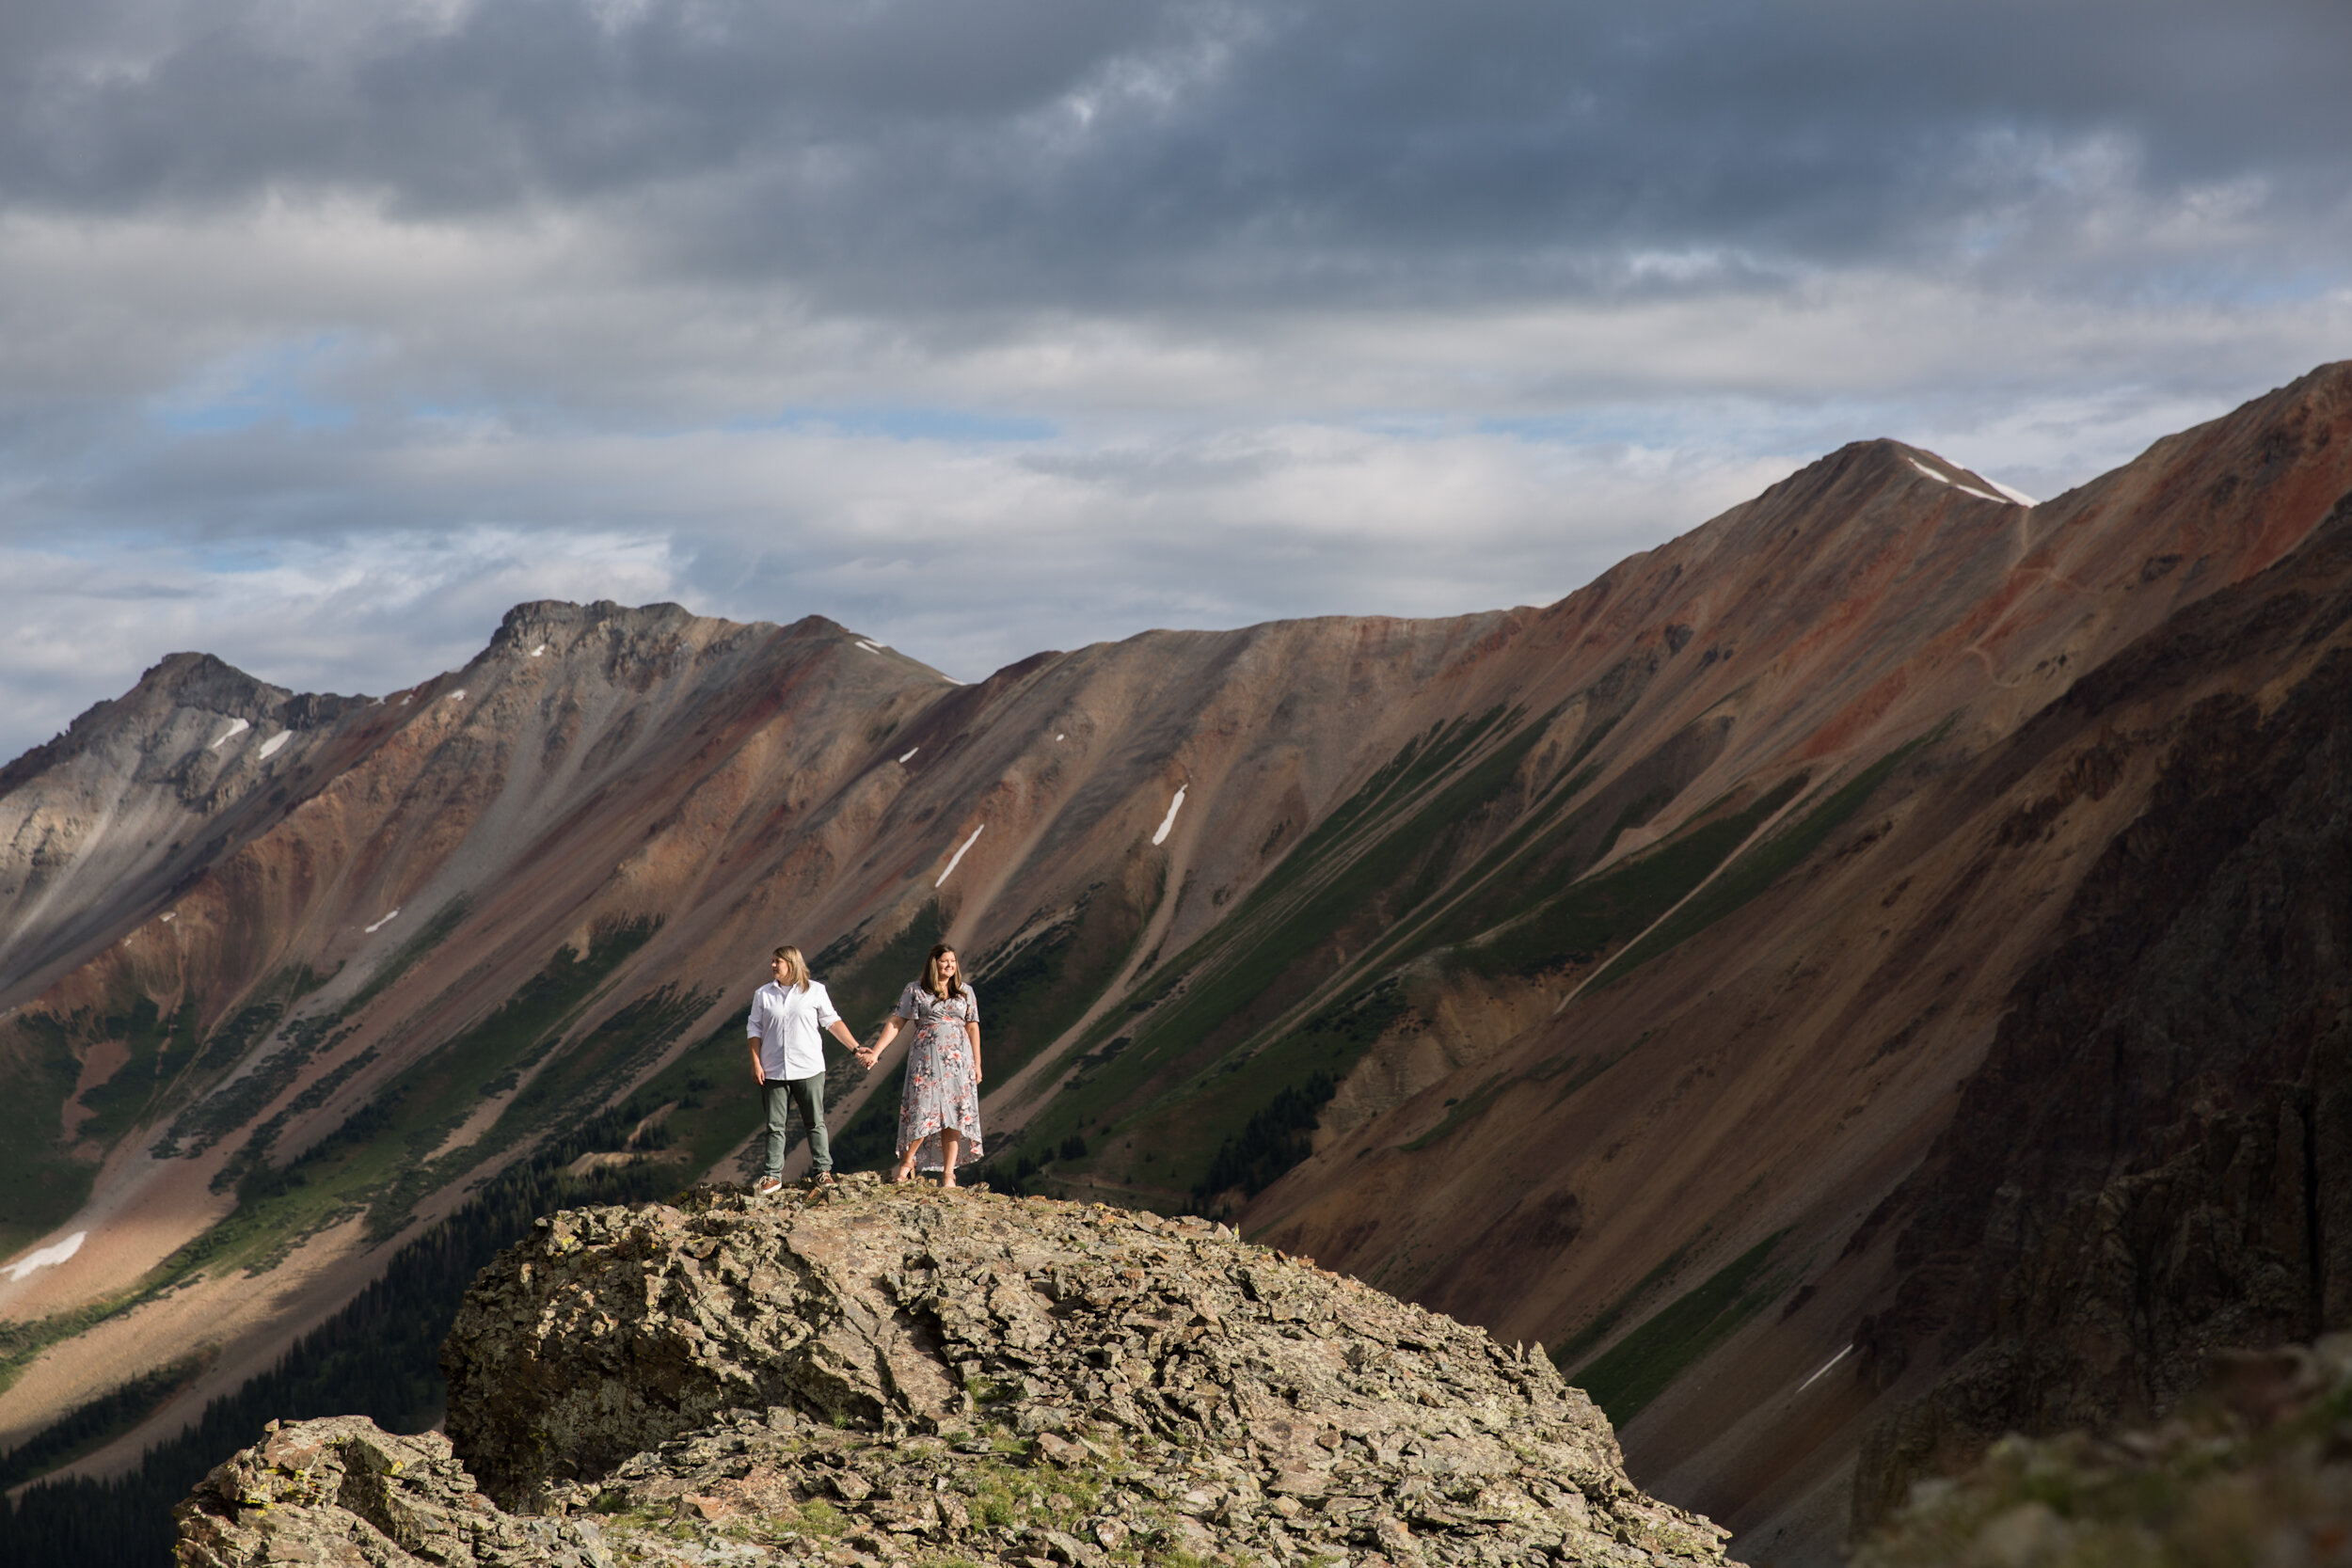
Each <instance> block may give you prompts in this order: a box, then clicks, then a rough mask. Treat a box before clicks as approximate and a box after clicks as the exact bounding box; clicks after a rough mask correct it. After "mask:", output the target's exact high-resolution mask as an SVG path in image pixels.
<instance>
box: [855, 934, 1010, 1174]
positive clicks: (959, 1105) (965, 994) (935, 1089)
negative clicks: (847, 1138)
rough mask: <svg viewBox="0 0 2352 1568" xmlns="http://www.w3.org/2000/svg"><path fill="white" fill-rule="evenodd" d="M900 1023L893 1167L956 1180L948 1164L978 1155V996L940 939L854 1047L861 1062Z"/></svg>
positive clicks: (877, 1052) (878, 1051) (870, 1061)
mask: <svg viewBox="0 0 2352 1568" xmlns="http://www.w3.org/2000/svg"><path fill="white" fill-rule="evenodd" d="M901 1023H912V1024H914V1044H913V1045H910V1046H909V1047H907V1076H906V1086H905V1088H904V1089H903V1090H902V1091H901V1092H900V1095H899V1100H898V1169H896V1170H894V1171H892V1172H891V1173H890V1180H893V1181H904V1180H907V1178H908V1177H910V1176H912V1175H914V1168H915V1166H916V1165H918V1164H919V1165H921V1166H922V1167H923V1169H925V1170H935V1171H937V1172H939V1173H940V1176H939V1184H940V1185H941V1186H943V1187H952V1186H954V1185H955V1184H956V1167H957V1166H958V1165H968V1164H971V1163H972V1162H973V1161H975V1160H977V1159H978V1158H979V1157H980V1153H981V1149H980V999H979V997H978V996H977V995H976V994H974V992H973V990H972V988H971V987H970V986H969V985H967V984H965V983H964V980H963V975H962V973H961V965H959V964H958V962H957V960H956V950H955V949H954V948H952V947H950V946H948V945H947V944H946V942H941V943H940V944H939V945H938V946H937V947H934V948H932V949H931V956H930V958H929V959H928V960H926V961H925V963H924V965H923V978H922V979H920V980H913V981H909V982H908V983H907V989H906V990H902V991H900V992H899V993H898V1006H895V1007H893V1008H892V1009H891V1010H890V1018H889V1021H888V1022H885V1023H884V1024H883V1025H882V1036H881V1037H880V1038H878V1039H876V1040H875V1041H874V1043H873V1046H872V1047H871V1048H870V1049H868V1050H866V1051H863V1052H861V1053H859V1054H860V1055H861V1056H862V1057H863V1058H864V1060H865V1062H866V1066H867V1067H869V1068H870V1067H872V1066H873V1065H874V1063H875V1061H876V1059H877V1058H879V1057H880V1056H881V1055H882V1052H883V1051H884V1050H885V1049H887V1048H888V1046H889V1044H890V1042H891V1041H892V1040H893V1039H894V1038H896V1037H898V1026H899V1025H900V1024H901Z"/></svg>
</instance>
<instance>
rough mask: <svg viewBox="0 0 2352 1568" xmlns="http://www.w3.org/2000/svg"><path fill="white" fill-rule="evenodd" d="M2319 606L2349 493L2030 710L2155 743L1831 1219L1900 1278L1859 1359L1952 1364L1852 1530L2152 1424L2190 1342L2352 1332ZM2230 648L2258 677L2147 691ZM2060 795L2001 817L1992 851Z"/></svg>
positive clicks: (2342, 534) (2332, 808) (2084, 730)
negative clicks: (2150, 768) (2143, 799)
mask: <svg viewBox="0 0 2352 1568" xmlns="http://www.w3.org/2000/svg"><path fill="white" fill-rule="evenodd" d="M2347 622H2352V504H2346V505H2344V506H2340V507H2339V508H2338V509H2337V511H2336V513H2335V514H2334V515H2332V516H2331V517H2330V518H2329V519H2328V523H2327V524H2326V525H2325V526H2324V527H2323V528H2322V529H2321V530H2320V531H2319V532H2318V533H2317V534H2315V535H2314V537H2313V538H2312V541H2311V543H2310V545H2309V546H2307V547H2306V548H2305V549H2304V550H2303V551H2302V552H2300V553H2299V554H2298V555H2297V556H2296V558H2295V559H2294V560H2292V561H2291V562H2286V563H2284V564H2282V565H2281V567H2280V568H2279V569H2277V570H2275V571H2273V572H2271V573H2268V574H2265V576H2263V577H2261V578H2256V579H2254V580H2253V581H2251V582H2249V583H2248V584H2246V585H2245V586H2244V588H2243V589H2241V590H2236V591H2233V592H2230V593H2228V594H2219V595H2217V596H2216V597H2215V598H2214V599H2213V600H2211V601H2208V603H2207V604H2205V605H2204V606H2201V607H2200V609H2199V610H2198V611H2197V612H2196V613H2194V614H2192V615H2189V616H2185V617H2183V619H2182V624H2180V625H2179V626H2176V627H2172V628H2169V629H2168V630H2167V631H2165V632H2164V633H2162V634H2160V635H2158V636H2155V637H2153V638H2151V639H2150V640H2149V641H2147V642H2146V643H2144V644H2143V645H2141V646H2139V647H2137V648H2135V649H2134V650H2132V652H2131V653H2130V654H2129V655H2127V656H2125V657H2122V658H2119V659H2117V660H2115V661H2113V662H2112V663H2111V664H2110V665H2109V666H2108V667H2107V668H2106V669H2104V670H2102V671H2100V672H2099V673H2098V674H2097V675H2095V676H2094V677H2092V678H2090V679H2089V680H2086V681H2085V682H2083V683H2082V685H2081V686H2079V687H2077V688H2076V689H2075V691H2074V693H2072V694H2070V696H2069V698H2068V699H2067V700H2066V701H2065V702H2064V703H2062V704H2060V705H2058V708H2057V709H2055V710H2054V711H2053V713H2052V714H2051V715H2050V717H2049V719H2048V721H2047V724H2048V725H2049V726H2050V727H2053V728H2055V727H2058V726H2064V727H2066V728H2068V729H2069V730H2071V731H2072V732H2073V733H2074V734H2075V735H2076V736H2085V735H2088V734H2090V733H2091V732H2092V731H2094V730H2095V731H2096V732H2097V733H2099V734H2100V735H2101V736H2103V737H2104V744H2105V745H2106V748H2107V749H2108V751H2109V752H2116V751H2120V750H2122V749H2124V748H2137V749H2145V750H2151V751H2153V752H2157V753H2158V754H2161V755H2162V756H2163V758H2164V761H2163V764H2162V767H2161V769H2160V771H2159V772H2158V774H2157V777H2156V780H2155V784H2154V786H2153V790H2152V791H2151V792H2150V795H2149V798H2148V800H2147V805H2146V809H2145V810H2144V811H2143V812H2142V813H2141V814H2140V815H2139V816H2137V819H2136V820H2134V821H2133V822H2132V823H2131V824H2130V826H2129V827H2128V828H2127V829H2126V830H2125V831H2124V832H2122V833H2119V834H2117V835H2116V836H2115V837H2114V838H2113V839H2111V840H2110V841H2109V842H2108V844H2107V846H2106V849H2105V851H2104V852H2103V853H2102V854H2101V855H2100V857H2099V858H2098V860H2097V862H2096V863H2094V864H2093V865H2092V866H2091V868H2090V870H2089V872H2088V873H2087V874H2086V875H2085V877H2084V878H2083V880H2082V882H2081V884H2080V886H2079V888H2078V889H2077V891H2076V893H2075V895H2074V899H2073V901H2072V904H2071V906H2070V908H2069V910H2068V911H2067V915H2066V917H2065V920H2064V923H2063V927H2062V938H2061V940H2060V941H2059V942H2057V943H2056V944H2055V945H2054V946H2053V947H2052V948H2051V950H2050V951H2049V952H2048V953H2047V954H2046V955H2045V956H2044V957H2043V958H2042V959H2041V960H2040V961H2039V962H2037V963H2036V964H2035V965H2034V966H2033V968H2032V969H2031V970H2030V971H2028V972H2027V974H2026V975H2025V976H2024V978H2023V979H2022V980H2021V982H2020V984H2019V986H2018V989H2017V991H2016V993H2015V995H2014V998H2013V1006H2011V1008H2010V1011H2009V1013H2008V1014H2007V1015H2006V1016H2005V1017H2004V1018H2003V1020H2002V1024H2001V1028H2000V1032H1999V1034H1998V1036H1997V1037H1995V1039H1994V1045H1993V1049H1992V1051H1991V1053H1989V1054H1988V1056H1987V1058H1986V1061H1985V1063H1984V1065H1983V1067H1982V1068H1981V1069H1979V1071H1978V1072H1977V1073H1976V1074H1974V1075H1973V1076H1972V1077H1971V1079H1970V1080H1969V1082H1968V1084H1967V1086H1966V1088H1965V1089H1964V1091H1963V1094H1962V1096H1961V1100H1960V1104H1959V1107H1958V1109H1957V1111H1956V1113H1955V1115H1954V1117H1953V1119H1952V1122H1951V1124H1950V1126H1949V1127H1948V1128H1947V1130H1946V1131H1945V1132H1944V1133H1943V1134H1942V1136H1941V1137H1939V1138H1938V1139H1937V1141H1936V1143H1935V1145H1934V1147H1933V1148H1932V1149H1931V1151H1930V1153H1929V1156H1928V1159H1927V1161H1926V1162H1925V1164H1923V1165H1922V1166H1921V1168H1920V1170H1919V1171H1918V1172H1917V1173H1916V1174H1915V1175H1914V1176H1913V1177H1912V1178H1911V1179H1910V1180H1908V1181H1906V1182H1905V1183H1904V1184H1903V1185H1902V1186H1901V1187H1900V1188H1899V1189H1898V1190H1897V1191H1896V1192H1895V1193H1894V1194H1892V1195H1891V1196H1889V1197H1888V1199H1887V1200H1886V1202H1885V1204H1884V1205H1883V1208H1882V1211H1881V1212H1880V1213H1879V1214H1878V1215H1874V1216H1873V1221H1872V1223H1871V1225H1870V1226H1867V1227H1865V1230H1864V1232H1863V1233H1862V1234H1861V1235H1860V1236H1859V1237H1857V1242H1858V1243H1867V1239H1868V1237H1869V1235H1870V1233H1871V1231H1872V1230H1873V1229H1875V1227H1877V1226H1878V1225H1881V1224H1886V1223H1892V1222H1895V1221H1898V1220H1899V1221H1900V1222H1901V1224H1902V1229H1901V1235H1900V1238H1899V1241H1898V1243H1897V1244H1896V1247H1895V1253H1894V1257H1895V1262H1896V1264H1897V1267H1898V1268H1899V1269H1902V1270H1904V1271H1906V1272H1905V1274H1904V1275H1903V1277H1902V1282H1901V1284H1900V1286H1899V1288H1898V1290H1897V1291H1896V1292H1895V1298H1894V1301H1893V1303H1892V1304H1891V1305H1890V1306H1889V1307H1886V1308H1885V1309H1884V1310H1883V1311H1881V1312H1878V1313H1875V1314H1873V1315H1871V1316H1870V1317H1868V1318H1867V1319H1866V1320H1865V1321H1864V1323H1863V1324H1862V1326H1861V1328H1860V1330H1859V1332H1858V1336H1857V1338H1858V1343H1859V1345H1860V1347H1861V1350H1862V1357H1861V1367H1860V1370H1861V1374H1862V1375H1863V1376H1865V1377H1867V1378H1871V1379H1874V1380H1876V1381H1878V1382H1880V1383H1883V1384H1890V1385H1891V1384H1894V1383H1895V1382H1897V1381H1898V1380H1899V1379H1900V1378H1901V1377H1902V1374H1903V1372H1904V1371H1905V1370H1906V1368H1907V1367H1908V1366H1909V1365H1910V1363H1911V1362H1912V1361H1913V1359H1914V1358H1915V1357H1921V1356H1924V1357H1927V1358H1929V1359H1930V1360H1931V1363H1933V1364H1936V1365H1942V1364H1946V1363H1953V1362H1956V1363H1957V1365H1954V1366H1953V1367H1952V1370H1950V1371H1949V1372H1948V1373H1947V1374H1946V1375H1944V1376H1943V1377H1941V1378H1940V1379H1939V1380H1937V1382H1936V1383H1935V1385H1934V1386H1933V1388H1932V1389H1931V1391H1929V1392H1928V1393H1927V1394H1926V1396H1925V1397H1924V1398H1923V1399H1922V1400H1921V1401H1920V1402H1919V1403H1917V1404H1916V1405H1915V1406H1914V1407H1912V1408H1911V1409H1909V1410H1906V1411H1905V1412H1903V1413H1902V1414H1901V1415H1900V1416H1899V1417H1896V1418H1890V1419H1889V1420H1888V1421H1886V1422H1885V1423H1883V1424H1882V1425H1881V1427H1879V1428H1878V1429H1877V1430H1876V1431H1874V1433H1872V1435H1871V1438H1870V1440H1869V1441H1868V1442H1867V1444H1866V1445H1865V1447H1864V1450H1863V1458H1862V1466H1861V1473H1860V1476H1859V1478H1858V1481H1857V1490H1856V1498H1855V1508H1856V1517H1857V1521H1858V1522H1860V1523H1864V1524H1867V1523H1869V1522H1871V1521H1873V1520H1874V1519H1876V1518H1877V1517H1879V1516H1880V1515H1882V1514H1883V1512H1884V1511H1885V1510H1886V1509H1887V1508H1889V1507H1891V1506H1892V1505H1893V1504H1894V1503H1895V1502H1897V1501H1899V1499H1900V1497H1902V1495H1903V1493H1904V1490H1905V1489H1906V1487H1907V1484H1908V1482H1909V1481H1910V1480H1911V1479H1913V1478H1914V1477H1915V1475H1917V1474H1919V1473H1920V1472H1921V1471H1922V1470H1925V1469H1931V1468H1935V1467H1941V1466H1946V1465H1951V1464H1953V1463H1955V1462H1958V1461H1961V1460H1964V1459H1965V1458H1966V1457H1968V1456H1969V1455H1970V1454H1971V1453H1973V1452H1974V1451H1975V1450H1976V1449H1979V1448H1980V1447H1981V1446H1982V1444H1983V1443H1984V1442H1985V1441H1987V1440H1988V1439H1990V1438H1991V1437H1994V1436H1997V1435H1998V1434H1999V1433H2002V1432H2004V1431H2008V1430H2025V1431H2028V1432H2051V1431H2056V1430H2058V1429H2061V1428H2064V1427H2068V1426H2077V1425H2106V1424H2110V1423H2112V1422H2114V1421H2116V1420H2118V1419H2120V1418H2129V1417H2138V1418H2147V1417H2149V1416H2152V1415H2160V1414H2162V1413H2163V1412H2165V1411H2166V1410H2168V1409H2169V1408H2170V1407H2171V1406H2172V1405H2173V1404H2175V1403H2177V1402H2179V1400H2180V1399H2181V1398H2182V1396H2183V1395H2184V1393H2185V1391H2187V1390H2188V1389H2191V1388H2194V1387H2195V1386H2198V1385H2199V1384H2200V1383H2201V1380H2202V1377H2203V1374H2204V1369H2205V1364H2206V1361H2207V1359H2208V1357H2209V1356H2210V1354H2211V1353H2212V1351H2213V1350H2214V1349H2216V1348H2217V1347H2222V1346H2243V1345H2265V1344H2275V1343H2279V1342H2281V1341H2286V1340H2293V1339H2298V1338H2311V1337H2312V1336H2314V1335H2316V1334H2318V1333H2319V1332H2320V1331H2321V1330H2322V1329H2323V1328H2332V1327H2341V1326H2344V1324H2345V1323H2348V1322H2352V1082H2348V1075H2352V1054H2348V1053H2352V1011H2348V1010H2347V1001H2352V987H2348V986H2347V979H2346V973H2347V972H2346V967H2345V958H2346V955H2347V954H2352V649H2346V648H2344V646H2342V645H2340V644H2338V643H2337V642H2336V641H2334V639H2335V637H2336V634H2337V633H2338V632H2339V631H2340V630H2341V628H2342V627H2343V626H2344V625H2345V624H2346V623H2347ZM2321 650H2324V651H2321ZM2227 665H2237V666H2239V667H2242V668H2250V669H2252V670H2256V671H2264V670H2266V671H2269V672H2271V673H2273V674H2274V680H2273V682H2272V684H2271V686H2270V689H2268V690H2266V691H2260V692H2258V693H2249V694H2246V695H2241V694H2239V693H2238V692H2236V691H2228V690H2224V691H2219V692H2216V693H2215V694H2213V695H2210V696H2206V697H2204V698H2202V700H2200V701H2196V702H2193V703H2191V704H2189V705H2186V706H2185V708H2183V707H2182V705H2180V704H2178V703H2177V701H2167V700H2166V699H2167V698H2168V697H2171V696H2173V695H2174V694H2175V693H2177V692H2178V690H2179V689H2180V688H2181V687H2183V686H2184V685H2190V684H2194V683H2197V682H2200V681H2206V680H2210V679H2211V678H2212V677H2213V675H2214V674H2215V673H2217V670H2218V669H2219V668H2221V667H2224V666H2227ZM2279 677H2283V678H2279ZM2160 714H2169V715H2172V718H2171V721H2169V722H2159V723H2158V724H2155V725H2150V726H2148V727H2142V724H2144V723H2145V721H2147V720H2148V719H2150V718H2152V717H2154V716H2156V715H2160ZM2136 720H2137V721H2140V722H2137V723H2136V722H2135V721H2136ZM2096 777H2097V775H2096V774H2095V773H2094V775H2093V783H2094V787H2095V782H2096ZM2067 803H2068V802H2066V801H2064V800H2057V799H2055V798H2053V799H2051V800H2047V801H2046V802H2042V803H2038V809H2037V807H2028V808H2027V809H2026V810H2025V811H2022V812H2021V813H2019V815H2018V816H2016V817H2015V818H2014V819H2013V832H2012V834H2011V837H2012V839H2023V838H2027V837H2031V836H2035V835H2039V834H2042V833H2045V832H2050V831H2051V827H2050V819H2051V818H2052V817H2053V816H2055V815H2056V814H2058V813H2059V812H2062V811H2063V810H2064V809H2065V806H2066V804H2067Z"/></svg>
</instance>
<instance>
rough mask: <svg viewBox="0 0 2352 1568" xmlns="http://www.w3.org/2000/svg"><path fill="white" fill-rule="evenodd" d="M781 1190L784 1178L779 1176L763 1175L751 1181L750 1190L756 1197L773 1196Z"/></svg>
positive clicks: (782, 1189)
mask: <svg viewBox="0 0 2352 1568" xmlns="http://www.w3.org/2000/svg"><path fill="white" fill-rule="evenodd" d="M782 1191H784V1179H783V1178H782V1177H780V1176H763V1177H761V1178H760V1179H759V1180H756V1181H755V1182H753V1183H752V1192H753V1194H754V1196H758V1197H773V1196H776V1195H777V1194H778V1193H780V1192H782Z"/></svg>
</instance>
